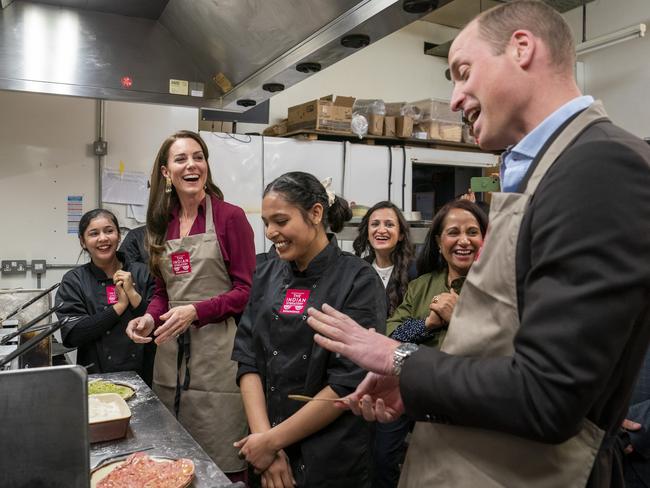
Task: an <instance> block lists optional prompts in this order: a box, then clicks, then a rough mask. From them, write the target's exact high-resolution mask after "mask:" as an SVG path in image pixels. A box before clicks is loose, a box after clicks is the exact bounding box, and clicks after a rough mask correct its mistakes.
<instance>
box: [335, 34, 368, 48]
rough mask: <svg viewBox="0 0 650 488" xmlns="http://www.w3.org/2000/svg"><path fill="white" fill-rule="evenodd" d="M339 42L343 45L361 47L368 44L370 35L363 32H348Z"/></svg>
mask: <svg viewBox="0 0 650 488" xmlns="http://www.w3.org/2000/svg"><path fill="white" fill-rule="evenodd" d="M341 44H342V45H343V46H344V47H349V48H352V49H361V48H362V47H366V46H367V45H368V44H370V37H369V36H367V35H365V34H350V35H347V36H345V37H343V38H342V39H341Z"/></svg>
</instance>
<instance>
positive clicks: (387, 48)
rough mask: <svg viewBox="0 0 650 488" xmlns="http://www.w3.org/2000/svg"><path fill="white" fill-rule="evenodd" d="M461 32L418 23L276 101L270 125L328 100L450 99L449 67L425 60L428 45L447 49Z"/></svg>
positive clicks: (249, 127)
mask: <svg viewBox="0 0 650 488" xmlns="http://www.w3.org/2000/svg"><path fill="white" fill-rule="evenodd" d="M456 32H457V29H453V28H449V27H444V26H440V25H436V24H432V23H430V22H424V21H416V22H414V23H412V24H410V25H408V26H406V27H404V28H402V29H401V30H399V31H397V32H394V33H393V34H391V35H390V36H387V37H384V38H383V39H380V40H379V41H377V42H375V43H373V44H371V45H370V46H368V47H366V48H364V49H363V50H361V51H359V52H357V53H355V54H352V55H351V56H348V57H347V58H345V59H343V60H341V61H339V62H338V63H336V64H334V65H332V66H330V67H328V68H327V69H325V70H323V71H321V72H320V73H317V74H315V75H312V76H310V77H309V78H307V79H306V80H304V81H302V82H300V83H298V84H297V85H294V86H292V87H290V88H287V89H286V90H285V91H283V92H281V93H279V94H277V95H275V96H274V97H273V98H271V102H270V124H274V123H276V122H278V121H279V120H281V119H284V118H286V117H287V109H288V108H289V107H291V106H293V105H298V104H300V103H303V102H307V101H309V100H313V99H315V98H319V97H322V96H325V95H329V94H334V95H344V96H352V97H356V98H380V99H383V100H384V101H386V102H403V101H415V100H421V99H423V98H431V97H436V98H444V99H448V98H450V97H451V89H452V85H451V82H449V81H448V80H447V79H446V78H445V74H444V73H445V69H446V68H447V61H446V60H445V59H443V58H437V57H433V56H429V55H426V54H424V42H425V41H427V42H432V43H436V44H438V43H443V42H446V41H448V40H449V39H451V38H453V37H454V35H455V34H456ZM264 127H266V126H264V125H262V126H260V125H255V124H238V129H237V131H238V132H253V131H254V132H261V131H262V130H264Z"/></svg>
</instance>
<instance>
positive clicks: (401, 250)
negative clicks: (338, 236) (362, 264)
mask: <svg viewBox="0 0 650 488" xmlns="http://www.w3.org/2000/svg"><path fill="white" fill-rule="evenodd" d="M410 230H411V229H410V226H409V224H408V222H407V221H406V219H405V218H404V215H403V214H402V211H401V210H400V209H399V207H398V206H397V205H395V204H394V203H393V202H389V201H382V202H378V203H376V204H375V205H373V207H372V208H370V209H369V210H368V211H367V212H366V215H364V216H363V218H362V219H361V223H360V224H359V235H358V237H357V238H356V239H355V240H354V242H353V243H352V247H353V248H354V252H355V254H356V255H357V256H364V255H366V256H365V257H364V259H365V260H366V261H368V262H369V263H370V264H372V267H373V268H375V271H377V274H379V277H380V278H381V281H382V282H383V283H384V287H386V298H387V300H388V316H389V317H390V315H391V314H392V313H393V312H394V311H395V309H396V308H397V306H398V305H399V304H400V303H402V299H403V298H404V294H405V293H406V289H407V287H408V284H409V281H410V278H411V277H410V276H409V268H410V266H411V264H412V261H413V258H414V256H415V251H414V249H413V244H411V236H410Z"/></svg>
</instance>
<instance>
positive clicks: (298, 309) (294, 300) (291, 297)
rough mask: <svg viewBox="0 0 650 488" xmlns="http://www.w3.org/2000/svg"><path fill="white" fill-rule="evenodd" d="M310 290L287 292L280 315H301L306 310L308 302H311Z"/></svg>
mask: <svg viewBox="0 0 650 488" xmlns="http://www.w3.org/2000/svg"><path fill="white" fill-rule="evenodd" d="M310 293H311V291H310V290H287V294H286V296H285V297H284V302H282V307H280V313H286V314H299V313H302V312H303V310H305V305H306V304H307V300H309V294H310Z"/></svg>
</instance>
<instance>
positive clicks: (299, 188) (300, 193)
mask: <svg viewBox="0 0 650 488" xmlns="http://www.w3.org/2000/svg"><path fill="white" fill-rule="evenodd" d="M269 192H276V193H281V194H282V196H283V197H284V199H285V200H286V201H287V202H289V203H290V204H292V205H295V206H296V207H298V208H299V209H300V213H302V215H303V218H304V219H305V221H306V222H308V220H307V212H308V211H309V210H310V209H311V208H312V207H313V206H314V205H316V204H317V203H320V204H321V205H322V206H323V220H322V224H323V227H324V228H325V229H326V230H327V226H328V225H329V228H330V230H331V231H332V232H339V231H340V230H341V229H343V225H344V224H345V223H346V222H347V221H348V220H350V219H351V218H352V210H350V206H349V205H348V202H347V201H346V200H345V199H344V198H342V197H340V196H338V195H337V196H336V198H335V199H334V202H332V204H331V205H330V203H329V197H328V195H327V191H326V190H325V187H324V186H323V184H322V183H321V182H320V181H318V179H316V177H315V176H314V175H312V174H309V173H305V172H303V171H292V172H290V173H285V174H283V175H282V176H279V177H277V178H276V179H274V180H273V181H272V182H271V183H269V184H268V185H267V186H266V188H265V189H264V195H263V197H265V196H266V195H267V193H269Z"/></svg>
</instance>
